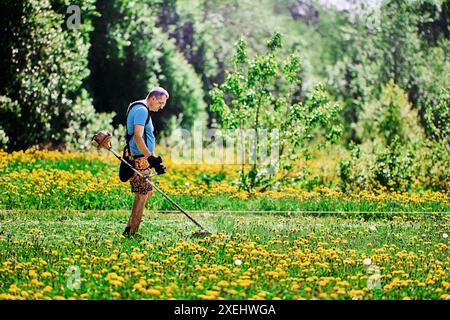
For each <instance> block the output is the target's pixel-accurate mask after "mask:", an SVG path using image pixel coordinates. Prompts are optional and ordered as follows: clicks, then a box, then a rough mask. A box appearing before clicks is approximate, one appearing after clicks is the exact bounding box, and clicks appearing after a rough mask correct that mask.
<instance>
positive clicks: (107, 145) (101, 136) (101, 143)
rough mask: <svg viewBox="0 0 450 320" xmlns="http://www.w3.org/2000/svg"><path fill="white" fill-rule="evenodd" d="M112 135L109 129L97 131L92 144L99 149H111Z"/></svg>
mask: <svg viewBox="0 0 450 320" xmlns="http://www.w3.org/2000/svg"><path fill="white" fill-rule="evenodd" d="M111 137H112V135H111V133H109V132H108V131H100V132H97V133H96V134H95V135H94V136H93V137H92V144H93V145H94V146H95V147H96V148H97V149H99V150H100V149H106V150H110V149H111Z"/></svg>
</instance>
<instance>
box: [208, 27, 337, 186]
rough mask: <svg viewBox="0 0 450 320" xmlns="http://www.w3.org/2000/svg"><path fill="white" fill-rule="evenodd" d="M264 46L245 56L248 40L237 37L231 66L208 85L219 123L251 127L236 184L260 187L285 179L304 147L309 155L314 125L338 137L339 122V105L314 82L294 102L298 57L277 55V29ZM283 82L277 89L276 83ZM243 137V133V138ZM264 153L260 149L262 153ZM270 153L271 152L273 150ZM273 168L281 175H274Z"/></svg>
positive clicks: (334, 138) (329, 137)
mask: <svg viewBox="0 0 450 320" xmlns="http://www.w3.org/2000/svg"><path fill="white" fill-rule="evenodd" d="M266 46H267V51H266V52H265V53H264V54H260V55H256V56H255V57H254V58H253V59H249V57H248V54H247V42H246V41H245V40H244V39H242V38H241V39H240V40H239V41H238V42H237V43H236V45H235V49H236V53H235V55H234V57H233V59H232V61H233V64H234V68H233V70H232V71H231V72H230V73H228V75H227V77H226V80H225V82H224V83H223V84H221V85H220V86H217V87H215V88H214V89H213V90H211V92H210V95H211V100H212V104H211V106H210V108H211V111H212V112H215V113H217V115H218V118H219V120H220V123H221V125H222V128H226V129H237V130H239V131H238V132H237V134H238V135H239V136H241V135H243V132H244V130H247V129H251V130H253V132H254V137H255V140H254V141H252V142H251V146H252V147H251V162H252V163H253V164H252V165H251V168H250V169H248V170H247V168H246V166H245V165H244V163H243V164H242V167H241V175H240V187H241V188H242V189H244V190H246V191H252V190H253V189H254V188H255V187H260V189H259V191H264V190H266V189H267V188H269V187H271V186H274V185H275V184H276V183H277V182H278V183H279V182H283V181H286V180H289V179H290V178H292V177H290V176H289V174H290V173H291V170H292V168H293V161H294V160H295V159H296V157H297V156H298V153H300V152H301V153H302V154H303V155H304V156H305V157H307V158H308V157H309V152H310V151H311V148H312V146H311V144H309V143H308V142H310V141H312V140H313V139H314V135H313V130H314V129H316V128H321V129H322V130H323V131H324V135H325V137H326V140H327V141H332V142H336V141H337V138H338V137H339V135H340V134H341V127H340V126H339V125H337V124H335V120H336V118H337V115H338V113H339V111H340V107H339V106H338V105H337V104H335V103H332V102H331V100H330V99H329V96H328V95H327V94H326V92H325V91H324V89H323V87H322V86H318V87H317V88H316V89H315V90H314V92H313V93H312V95H311V97H310V98H308V99H307V100H306V101H305V102H304V103H301V102H298V103H297V102H295V96H294V95H293V92H295V91H296V90H297V87H298V85H299V83H300V81H301V80H300V75H299V73H300V68H301V63H300V57H299V56H298V55H297V54H295V53H293V54H291V55H290V57H289V59H287V60H286V59H283V58H282V57H281V58H280V56H279V55H278V53H279V49H280V48H281V47H282V40H281V34H280V33H274V35H273V36H272V38H271V39H269V40H268V41H267V43H266ZM277 83H283V84H284V87H285V88H287V89H286V90H285V91H282V92H279V91H276V90H275V88H277V87H279V86H277V85H276V84H277ZM273 129H277V130H279V133H280V134H279V137H278V138H277V137H273V136H269V137H262V136H260V132H264V130H267V131H270V130H273ZM244 138H245V137H243V136H242V137H241V143H244V140H243V139H244ZM274 143H279V153H278V155H277V156H278V157H277V158H275V159H274V158H272V159H270V161H269V162H268V163H265V162H266V161H262V162H260V161H261V160H265V159H261V158H260V157H261V155H260V150H262V149H266V147H267V144H268V145H269V146H270V145H272V144H274ZM264 155H265V153H262V156H264ZM272 156H273V155H272ZM276 168H278V169H280V175H279V176H278V177H275V171H276Z"/></svg>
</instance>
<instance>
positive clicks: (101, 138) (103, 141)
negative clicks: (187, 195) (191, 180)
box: [92, 131, 211, 236]
mask: <svg viewBox="0 0 450 320" xmlns="http://www.w3.org/2000/svg"><path fill="white" fill-rule="evenodd" d="M111 136H112V135H111V133H109V132H107V131H100V132H98V133H96V134H95V135H94V136H93V137H92V144H93V145H94V146H95V147H96V148H97V149H98V150H100V149H106V150H108V151H110V152H112V153H113V154H114V155H115V156H116V158H117V159H119V160H120V161H122V162H123V163H125V164H126V165H127V166H129V167H130V168H131V169H132V170H133V171H134V172H136V173H137V174H138V175H139V176H141V177H142V178H144V179H145V181H147V182H148V183H149V184H150V185H151V186H152V187H153V188H154V189H155V190H156V191H158V192H159V193H160V194H161V195H162V196H163V197H164V198H166V199H167V200H168V201H169V202H170V203H172V204H173V205H174V206H175V207H176V208H177V209H178V210H180V211H181V213H183V214H184V215H185V216H186V217H188V218H189V219H190V220H191V221H192V222H193V223H195V224H196V225H197V226H198V227H199V228H200V230H199V231H196V232H194V233H193V235H199V236H207V235H210V234H211V232H209V231H208V230H206V229H205V228H204V227H203V226H202V225H201V224H200V223H198V222H197V221H195V219H194V218H192V217H191V216H190V215H189V214H188V213H187V212H186V211H185V210H184V209H183V208H181V207H180V206H179V205H178V204H177V203H176V202H175V201H173V200H172V199H171V198H170V197H169V196H168V195H167V194H165V193H164V192H163V191H162V190H161V189H160V188H158V187H157V186H156V185H155V184H154V182H153V181H152V180H150V179H149V178H151V177H153V176H156V175H158V174H157V173H154V174H150V175H144V174H143V173H142V172H141V171H139V170H138V169H136V168H135V167H134V166H132V165H131V164H130V163H129V162H128V161H126V160H125V159H124V158H123V157H121V156H120V155H119V154H118V153H117V152H116V151H115V150H114V149H113V148H112V146H111Z"/></svg>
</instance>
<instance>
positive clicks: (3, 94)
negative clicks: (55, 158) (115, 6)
mask: <svg viewBox="0 0 450 320" xmlns="http://www.w3.org/2000/svg"><path fill="white" fill-rule="evenodd" d="M91 3H92V1H90V0H85V1H81V5H82V7H85V8H89V7H90V5H91ZM53 4H54V3H53V2H50V1H48V0H44V1H35V0H29V1H10V0H5V1H2V2H1V4H0V12H1V15H2V17H1V19H0V21H1V22H0V30H1V32H2V37H1V39H0V42H1V44H0V47H1V48H2V49H1V51H0V64H1V69H2V76H1V77H0V136H1V132H2V131H3V132H4V133H5V134H6V136H7V138H8V144H7V146H8V148H10V149H13V150H17V149H21V148H28V147H30V146H33V145H41V146H42V145H49V146H51V145H58V144H60V143H62V142H63V141H64V134H65V129H66V128H67V126H68V124H69V122H70V121H72V120H73V119H74V114H72V113H71V108H72V105H73V103H74V101H75V99H76V98H77V97H80V96H81V85H82V81H83V79H84V78H85V77H86V76H87V75H88V74H89V70H88V68H87V50H88V48H89V44H88V41H87V39H88V37H87V34H88V33H89V31H90V26H89V23H88V22H87V23H85V24H82V25H80V28H78V29H71V30H68V29H67V28H65V27H64V25H65V22H66V21H65V17H64V14H60V13H57V12H56V11H55V10H54V9H53V7H52V5H53ZM83 97H85V98H86V99H89V97H88V96H83Z"/></svg>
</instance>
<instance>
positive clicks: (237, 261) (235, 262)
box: [234, 259, 242, 266]
mask: <svg viewBox="0 0 450 320" xmlns="http://www.w3.org/2000/svg"><path fill="white" fill-rule="evenodd" d="M234 264H235V265H237V266H240V265H241V264H242V260H240V259H236V260H234Z"/></svg>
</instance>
